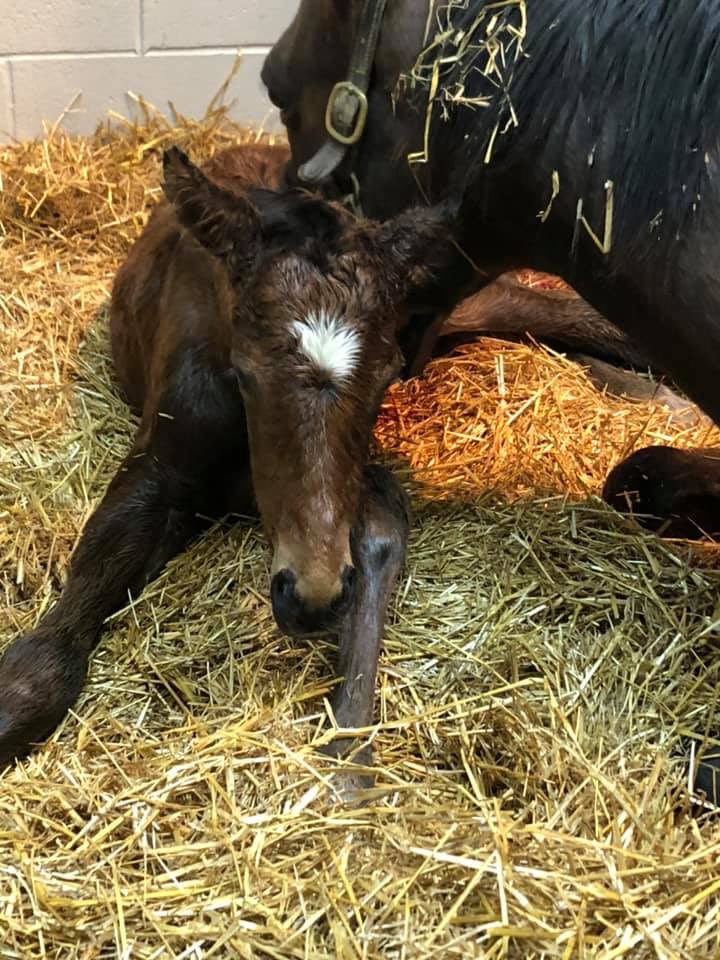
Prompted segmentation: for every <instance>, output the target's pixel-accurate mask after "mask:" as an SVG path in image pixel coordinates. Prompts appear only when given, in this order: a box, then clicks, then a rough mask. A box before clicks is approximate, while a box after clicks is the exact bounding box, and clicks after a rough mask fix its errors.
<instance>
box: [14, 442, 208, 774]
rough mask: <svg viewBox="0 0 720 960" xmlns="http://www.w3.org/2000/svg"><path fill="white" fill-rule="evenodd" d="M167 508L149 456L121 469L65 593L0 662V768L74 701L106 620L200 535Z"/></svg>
mask: <svg viewBox="0 0 720 960" xmlns="http://www.w3.org/2000/svg"><path fill="white" fill-rule="evenodd" d="M199 529H200V522H199V521H198V520H197V519H196V518H195V517H194V516H192V515H191V514H189V513H187V512H185V511H183V510H182V509H178V507H177V506H173V505H172V499H171V494H170V490H169V482H168V477H167V475H166V473H165V471H164V469H163V468H162V467H161V466H160V465H158V464H157V463H156V462H155V461H154V459H153V457H152V456H151V455H148V454H145V453H136V454H131V455H130V456H129V457H128V458H127V459H126V460H125V462H124V463H123V465H122V466H121V468H120V471H119V472H118V474H117V475H116V476H115V478H114V480H113V481H112V483H111V484H110V487H109V489H108V491H107V493H106V495H105V497H104V499H103V501H102V503H101V504H100V506H99V508H98V509H97V511H96V512H95V513H94V514H93V516H92V517H91V518H90V520H89V522H88V524H87V526H86V528H85V531H84V532H83V535H82V537H81V539H80V542H79V543H78V546H77V549H76V551H75V554H74V556H73V559H72V562H71V565H70V571H69V575H68V579H67V583H66V586H65V589H64V590H63V592H62V594H61V596H60V599H59V600H58V602H57V603H56V604H55V606H54V607H53V608H52V609H51V610H50V611H49V612H48V613H47V614H46V616H45V617H43V619H42V620H41V621H40V623H39V624H38V625H37V627H36V628H35V629H34V630H33V631H32V632H31V633H29V634H27V635H26V636H24V637H21V638H19V639H18V640H16V641H15V642H14V643H13V644H11V645H10V647H9V648H8V649H7V650H6V651H5V654H4V656H3V657H2V659H0V763H2V762H5V761H7V760H9V759H11V758H12V757H13V756H16V755H18V754H22V753H24V752H26V751H27V748H28V747H29V745H30V744H31V743H32V742H34V741H37V740H41V739H43V738H44V737H46V736H47V735H48V734H49V733H50V732H51V731H52V730H53V729H54V728H55V727H56V726H57V725H58V724H59V723H60V721H61V720H62V718H63V717H64V716H65V714H66V713H67V711H68V709H69V708H70V707H71V706H72V705H73V703H74V702H75V700H76V699H77V696H78V694H79V693H80V690H81V688H82V685H83V683H84V681H85V677H86V674H87V669H88V660H89V656H90V653H91V651H92V649H93V647H94V646H95V644H96V643H97V641H98V639H99V637H100V632H101V629H102V625H103V622H104V620H105V619H106V617H108V616H109V615H110V614H112V613H114V612H115V611H116V610H118V609H120V607H122V606H123V604H125V603H126V602H127V600H128V597H129V596H131V595H136V594H138V593H139V592H140V591H141V590H142V588H143V587H144V586H145V584H146V583H148V581H150V580H151V579H152V578H153V577H155V576H156V575H157V574H158V573H159V572H160V570H161V569H162V567H163V565H164V564H165V563H166V562H167V561H168V560H169V559H170V558H171V557H172V556H174V555H175V554H176V553H178V552H179V551H181V550H182V549H183V548H184V546H185V545H186V543H187V542H188V540H189V539H190V538H191V537H192V536H193V535H194V534H195V533H197V532H198V530H199Z"/></svg>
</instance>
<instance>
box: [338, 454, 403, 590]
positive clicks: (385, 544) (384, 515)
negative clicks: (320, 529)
mask: <svg viewBox="0 0 720 960" xmlns="http://www.w3.org/2000/svg"><path fill="white" fill-rule="evenodd" d="M364 486H365V489H364V496H363V502H362V505H361V513H360V522H359V523H358V525H357V528H356V529H355V530H354V531H353V537H352V550H353V560H354V562H355V564H356V566H360V567H361V568H364V569H365V570H366V571H377V570H380V569H382V568H384V567H386V566H387V565H393V566H398V565H401V564H402V562H403V560H404V557H405V547H406V544H407V538H408V532H409V529H410V502H409V499H408V496H407V494H406V493H405V491H404V489H403V487H402V485H401V484H400V482H399V481H398V480H397V479H396V478H395V477H394V476H393V474H392V473H391V472H390V471H389V470H386V469H385V468H384V467H380V466H377V465H374V464H373V465H372V466H368V467H366V468H365V472H364Z"/></svg>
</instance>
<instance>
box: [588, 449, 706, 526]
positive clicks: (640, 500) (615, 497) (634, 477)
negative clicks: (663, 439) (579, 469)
mask: <svg viewBox="0 0 720 960" xmlns="http://www.w3.org/2000/svg"><path fill="white" fill-rule="evenodd" d="M602 495H603V499H604V500H605V501H606V502H607V503H609V504H610V505H611V506H612V507H615V509H616V510H619V511H620V512H621V513H628V514H631V515H632V516H634V517H635V519H636V520H637V521H638V523H640V524H641V526H643V527H646V528H647V529H648V530H653V531H655V532H656V533H658V534H659V535H660V536H664V537H684V538H686V539H688V540H699V539H701V538H703V537H705V536H712V537H717V536H719V535H720V449H713V448H708V449H696V450H676V449H675V448H673V447H645V448H643V449H642V450H637V451H636V452H635V453H633V454H631V455H630V456H629V457H627V458H626V459H625V460H623V461H622V462H621V463H619V464H618V465H617V466H616V467H614V468H613V469H612V471H611V472H610V474H609V475H608V478H607V480H606V481H605V486H604V488H603V493H602Z"/></svg>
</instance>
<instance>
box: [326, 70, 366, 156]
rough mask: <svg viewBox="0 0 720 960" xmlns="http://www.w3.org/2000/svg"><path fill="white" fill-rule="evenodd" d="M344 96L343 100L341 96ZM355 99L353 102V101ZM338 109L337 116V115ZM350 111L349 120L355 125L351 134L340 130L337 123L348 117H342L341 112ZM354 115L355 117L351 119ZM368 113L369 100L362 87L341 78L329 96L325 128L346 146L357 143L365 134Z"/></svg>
mask: <svg viewBox="0 0 720 960" xmlns="http://www.w3.org/2000/svg"><path fill="white" fill-rule="evenodd" d="M341 97H342V98H343V99H342V100H341V99H340V98H341ZM353 100H354V101H355V102H354V103H352V101H353ZM336 111H337V117H336V116H335V114H336ZM346 111H347V113H348V117H347V122H348V123H351V122H352V123H353V124H354V126H353V128H352V130H351V132H350V133H349V134H346V133H342V132H341V131H340V130H338V128H337V126H336V124H337V123H344V122H345V120H346V118H345V117H343V118H342V119H340V114H341V113H343V112H346ZM353 115H354V119H351V118H352V117H353ZM367 115H368V101H367V97H366V96H365V94H364V93H363V92H362V90H361V89H360V87H357V86H356V85H355V84H354V83H352V82H351V81H350V80H341V81H340V82H339V83H336V84H335V86H334V87H333V88H332V90H331V92H330V96H329V97H328V102H327V107H326V108H325V129H326V130H327V132H328V133H329V134H330V136H331V137H332V138H333V140H337V141H338V143H342V144H344V145H345V146H352V144H353V143H357V142H358V140H359V139H360V137H361V136H362V135H363V130H364V129H365V122H366V120H367Z"/></svg>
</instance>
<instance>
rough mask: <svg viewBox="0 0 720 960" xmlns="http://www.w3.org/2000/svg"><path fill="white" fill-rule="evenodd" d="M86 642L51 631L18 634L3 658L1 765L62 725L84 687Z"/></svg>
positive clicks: (0, 671)
mask: <svg viewBox="0 0 720 960" xmlns="http://www.w3.org/2000/svg"><path fill="white" fill-rule="evenodd" d="M87 664H88V651H87V648H86V645H82V646H80V645H78V646H77V647H76V645H75V644H74V643H73V642H72V641H69V640H66V639H64V638H63V639H60V638H59V637H58V636H57V635H55V634H52V633H49V632H48V633H47V634H46V633H44V632H40V631H35V632H33V633H30V634H28V635H27V636H25V637H20V638H19V639H18V640H16V641H15V642H14V643H12V644H11V645H10V647H8V649H7V650H6V651H5V653H4V654H3V656H2V657H1V658H0V764H3V763H7V762H8V761H9V760H12V759H13V758H14V757H17V756H22V755H23V754H24V753H26V752H27V751H28V749H29V747H30V746H31V744H33V743H35V742H37V741H39V740H43V739H44V738H45V737H47V736H48V735H49V734H50V733H52V731H53V730H54V729H55V727H57V726H58V724H59V723H60V721H61V720H62V719H63V717H64V716H65V714H66V713H67V711H68V710H69V709H70V707H71V706H72V705H73V703H74V702H75V700H76V699H77V697H78V694H79V693H80V690H81V689H82V685H83V681H84V679H85V676H86V674H87Z"/></svg>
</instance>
